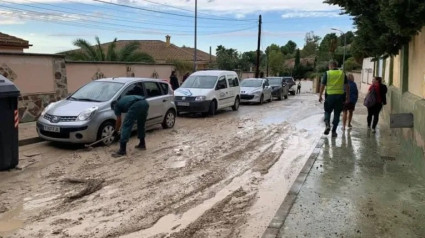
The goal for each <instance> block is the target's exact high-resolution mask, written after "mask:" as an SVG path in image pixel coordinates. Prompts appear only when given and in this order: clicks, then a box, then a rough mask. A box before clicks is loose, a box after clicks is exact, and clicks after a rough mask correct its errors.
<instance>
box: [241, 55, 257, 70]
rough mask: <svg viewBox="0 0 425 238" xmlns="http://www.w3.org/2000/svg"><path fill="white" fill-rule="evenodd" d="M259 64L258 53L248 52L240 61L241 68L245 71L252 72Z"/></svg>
mask: <svg viewBox="0 0 425 238" xmlns="http://www.w3.org/2000/svg"><path fill="white" fill-rule="evenodd" d="M256 64H257V52H256V51H247V52H244V53H242V55H241V57H240V59H239V64H238V65H239V68H240V69H241V70H243V71H250V70H251V69H253V67H254V66H255V65H256Z"/></svg>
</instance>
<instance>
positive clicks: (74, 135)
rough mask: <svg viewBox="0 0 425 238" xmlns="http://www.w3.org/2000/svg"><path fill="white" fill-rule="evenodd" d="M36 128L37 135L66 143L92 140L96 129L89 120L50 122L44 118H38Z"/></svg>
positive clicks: (95, 137)
mask: <svg viewBox="0 0 425 238" xmlns="http://www.w3.org/2000/svg"><path fill="white" fill-rule="evenodd" d="M36 128H37V133H38V136H39V137H41V138H43V139H45V140H49V141H57V142H67V143H88V142H93V141H95V140H96V139H97V130H98V127H97V126H96V125H93V123H90V121H85V122H66V123H51V122H50V121H48V120H46V119H44V118H40V119H38V121H37V126H36ZM53 129H55V131H53Z"/></svg>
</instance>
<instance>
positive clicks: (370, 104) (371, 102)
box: [363, 88, 377, 108]
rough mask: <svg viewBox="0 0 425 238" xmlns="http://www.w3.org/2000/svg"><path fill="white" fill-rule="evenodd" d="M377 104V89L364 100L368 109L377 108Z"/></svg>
mask: <svg viewBox="0 0 425 238" xmlns="http://www.w3.org/2000/svg"><path fill="white" fill-rule="evenodd" d="M376 102H377V98H376V92H375V89H374V88H372V90H370V91H369V92H368V93H367V95H366V97H365V98H364V102H363V105H365V106H366V107H367V108H370V107H373V106H375V105H376Z"/></svg>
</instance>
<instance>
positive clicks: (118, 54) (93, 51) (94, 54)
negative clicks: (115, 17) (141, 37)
mask: <svg viewBox="0 0 425 238" xmlns="http://www.w3.org/2000/svg"><path fill="white" fill-rule="evenodd" d="M95 39H96V45H94V46H91V45H90V43H89V42H87V41H86V40H84V39H76V40H75V41H74V42H73V44H74V45H75V46H77V47H79V48H80V49H79V50H73V51H68V52H64V54H65V56H66V58H67V59H69V60H75V61H120V62H145V63H155V60H154V59H153V57H152V56H150V55H148V54H146V53H143V52H140V51H137V50H138V49H139V42H137V41H132V42H130V43H128V44H126V45H125V46H124V47H123V48H122V49H120V50H119V51H117V50H116V46H117V38H115V39H114V40H113V41H112V42H111V43H109V45H108V49H107V51H106V52H105V49H104V47H102V44H101V43H100V40H99V37H97V36H96V37H95Z"/></svg>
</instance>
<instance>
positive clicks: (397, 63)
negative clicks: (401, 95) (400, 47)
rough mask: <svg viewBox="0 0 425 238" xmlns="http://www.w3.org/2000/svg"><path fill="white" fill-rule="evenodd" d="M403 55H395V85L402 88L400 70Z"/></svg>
mask: <svg viewBox="0 0 425 238" xmlns="http://www.w3.org/2000/svg"><path fill="white" fill-rule="evenodd" d="M400 60H401V57H400V54H398V55H396V56H394V63H393V65H394V67H393V86H394V87H396V88H400V85H401V84H400V77H401V75H400V74H401V72H400V66H401V62H400Z"/></svg>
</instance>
